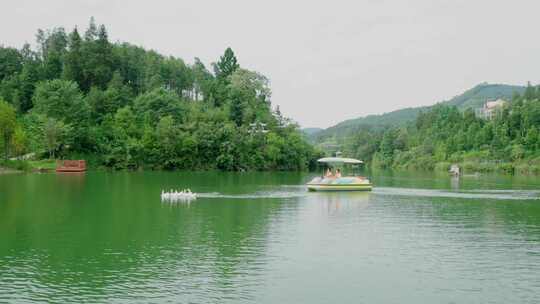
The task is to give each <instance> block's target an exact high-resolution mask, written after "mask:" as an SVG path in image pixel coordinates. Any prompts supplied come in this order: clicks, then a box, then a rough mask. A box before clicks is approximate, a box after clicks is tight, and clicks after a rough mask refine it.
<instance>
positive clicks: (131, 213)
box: [0, 172, 540, 303]
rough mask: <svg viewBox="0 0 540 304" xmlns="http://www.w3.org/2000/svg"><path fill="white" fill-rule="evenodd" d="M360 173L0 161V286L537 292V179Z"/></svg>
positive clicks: (71, 292)
mask: <svg viewBox="0 0 540 304" xmlns="http://www.w3.org/2000/svg"><path fill="white" fill-rule="evenodd" d="M374 175H375V176H374V177H373V181H374V183H375V186H376V188H375V189H374V191H373V192H372V193H308V192H306V189H305V188H304V187H303V184H304V183H305V182H306V181H308V180H309V179H310V178H311V177H312V176H313V175H310V174H296V173H178V172H140V173H139V172H137V173H106V172H88V173H86V174H82V175H81V174H54V173H52V174H21V175H0V302H17V303H19V302H21V303H25V302H57V303H73V302H90V303H95V302H107V303H123V302H125V303H127V302H130V303H133V302H140V303H153V302H157V303H159V302H172V303H540V191H539V189H540V179H538V178H525V177H523V178H518V177H500V176H499V177H498V176H480V177H463V178H461V179H460V180H456V179H451V178H449V177H446V176H440V177H436V176H432V175H418V174H416V175H414V174H410V175H393V176H392V175H389V174H383V173H381V174H374ZM188 187H189V188H191V189H192V190H193V191H195V192H197V193H200V197H199V198H198V199H197V200H196V201H193V202H191V203H166V202H161V200H160V192H161V190H162V189H170V188H177V189H182V188H188Z"/></svg>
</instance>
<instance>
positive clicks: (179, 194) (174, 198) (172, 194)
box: [161, 189, 197, 202]
mask: <svg viewBox="0 0 540 304" xmlns="http://www.w3.org/2000/svg"><path fill="white" fill-rule="evenodd" d="M195 199H197V193H193V192H191V190H190V189H184V190H182V191H177V190H172V189H171V190H170V191H168V192H167V191H164V190H161V201H168V202H182V201H192V200H195Z"/></svg>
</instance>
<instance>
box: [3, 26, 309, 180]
mask: <svg viewBox="0 0 540 304" xmlns="http://www.w3.org/2000/svg"><path fill="white" fill-rule="evenodd" d="M36 37H37V45H38V48H37V50H33V49H32V48H31V47H30V45H28V44H26V45H24V47H23V48H22V49H15V48H11V47H0V133H1V134H0V135H1V136H2V140H1V143H0V151H3V154H4V157H6V158H7V157H10V156H11V157H13V156H18V155H21V154H24V153H28V152H36V153H37V154H38V155H40V154H41V155H46V156H48V157H51V158H55V157H85V158H88V159H89V160H91V162H92V163H93V164H94V165H97V166H106V167H111V168H115V169H137V168H151V169H221V170H303V169H306V168H308V167H309V166H310V164H311V165H313V164H314V161H313V160H314V158H315V157H316V156H317V155H316V152H315V151H314V149H313V148H312V146H311V145H309V144H308V143H307V142H306V140H305V139H304V138H303V136H302V135H301V134H300V132H299V130H298V126H297V125H296V124H295V123H293V122H291V121H290V120H289V119H287V118H285V117H283V116H282V114H281V113H280V111H279V107H276V108H275V109H273V108H272V106H271V102H270V100H271V95H272V94H271V90H270V87H269V80H268V79H267V78H266V77H265V76H263V75H261V74H259V73H257V72H254V71H249V70H246V69H244V68H242V67H241V66H240V64H239V62H238V60H237V58H236V56H235V54H234V52H233V51H232V50H231V49H230V48H228V49H226V50H225V53H224V54H223V56H221V57H220V58H219V60H218V61H217V62H216V63H214V64H212V71H209V70H208V69H207V68H206V66H205V65H204V64H203V63H202V62H201V61H200V60H199V59H198V58H195V60H194V63H193V64H186V63H185V62H184V61H183V60H182V59H180V58H176V57H172V56H163V55H161V54H159V53H157V52H155V51H152V50H146V49H144V48H142V47H139V46H135V45H132V44H129V43H111V42H110V41H109V38H108V33H107V30H106V28H105V26H104V25H100V26H96V24H95V22H94V20H93V19H91V21H90V24H89V26H88V29H87V30H86V31H85V32H84V34H82V35H81V34H80V33H79V31H78V29H77V28H75V29H73V30H72V31H71V32H70V33H67V32H66V31H65V30H64V29H63V28H54V29H52V30H46V31H44V30H39V31H38V33H37V36H36ZM254 126H259V127H254ZM260 126H262V127H260Z"/></svg>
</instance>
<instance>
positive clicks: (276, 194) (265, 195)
mask: <svg viewBox="0 0 540 304" xmlns="http://www.w3.org/2000/svg"><path fill="white" fill-rule="evenodd" d="M306 195H307V193H306V192H298V191H297V192H290V191H261V192H255V193H249V194H223V193H219V192H210V193H197V196H198V197H200V198H234V199H272V198H295V197H304V196H306Z"/></svg>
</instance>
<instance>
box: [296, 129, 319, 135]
mask: <svg viewBox="0 0 540 304" xmlns="http://www.w3.org/2000/svg"><path fill="white" fill-rule="evenodd" d="M322 130H323V129H322V128H303V129H301V130H300V131H302V133H304V134H306V135H307V136H311V135H313V134H316V133H318V132H321V131H322Z"/></svg>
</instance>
